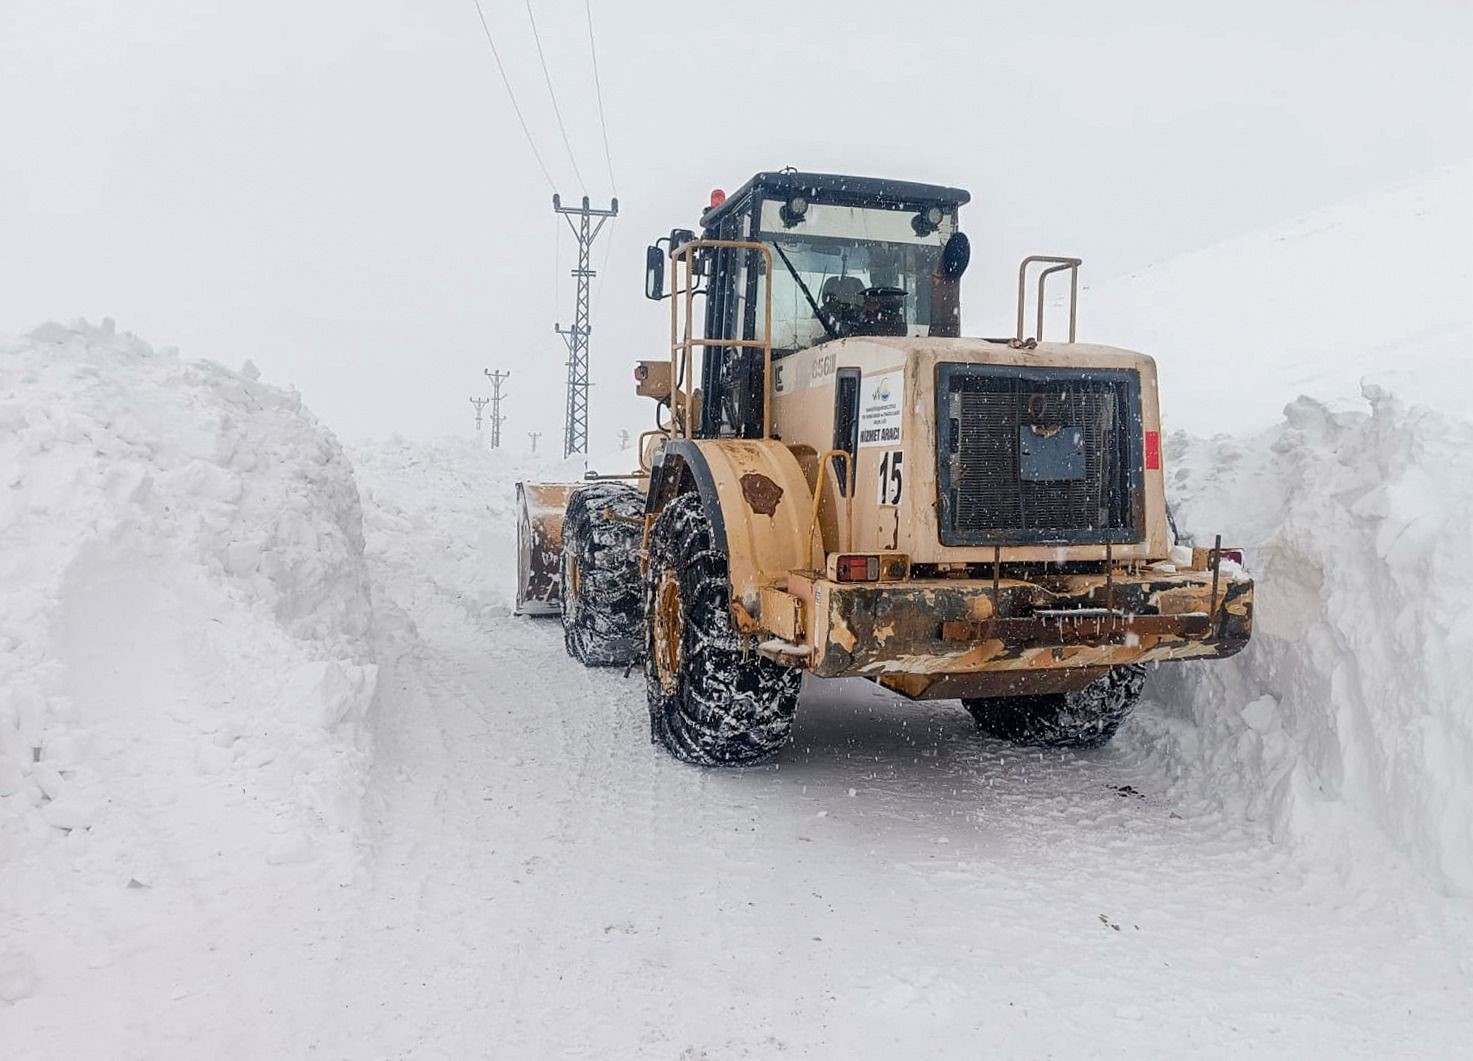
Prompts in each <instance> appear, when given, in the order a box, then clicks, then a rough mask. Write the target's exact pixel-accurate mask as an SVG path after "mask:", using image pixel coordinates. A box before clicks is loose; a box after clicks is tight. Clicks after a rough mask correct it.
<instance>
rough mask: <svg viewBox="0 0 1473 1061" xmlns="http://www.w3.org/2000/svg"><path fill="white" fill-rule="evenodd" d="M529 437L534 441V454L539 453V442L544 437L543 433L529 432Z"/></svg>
mask: <svg viewBox="0 0 1473 1061" xmlns="http://www.w3.org/2000/svg"><path fill="white" fill-rule="evenodd" d="M527 437H528V438H530V439H531V440H532V452H533V453H536V452H537V440H538V439H539V438H541V437H542V432H541V431H528V432H527Z"/></svg>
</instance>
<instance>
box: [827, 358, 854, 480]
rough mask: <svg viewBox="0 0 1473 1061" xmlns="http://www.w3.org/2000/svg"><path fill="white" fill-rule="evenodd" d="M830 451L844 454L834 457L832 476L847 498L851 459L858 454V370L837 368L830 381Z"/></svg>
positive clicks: (851, 476) (852, 463) (851, 475)
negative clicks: (831, 439)
mask: <svg viewBox="0 0 1473 1061" xmlns="http://www.w3.org/2000/svg"><path fill="white" fill-rule="evenodd" d="M834 449H841V450H843V451H844V452H845V454H847V456H844V457H835V458H833V461H834V475H835V477H837V478H838V480H839V493H840V494H842V495H843V496H844V497H848V496H849V480H850V479H851V478H853V466H854V461H855V458H856V457H857V456H858V455H859V369H857V368H841V369H839V372H838V375H837V377H836V379H835V382H834Z"/></svg>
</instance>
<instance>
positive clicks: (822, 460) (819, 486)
mask: <svg viewBox="0 0 1473 1061" xmlns="http://www.w3.org/2000/svg"><path fill="white" fill-rule="evenodd" d="M835 457H843V458H844V488H845V489H844V496H845V498H846V499H847V500H848V502H849V504H850V505H851V506H852V505H853V504H854V483H855V475H856V472H857V469H856V468H855V467H854V466H855V464H856V463H857V461H856V460H855V457H854V454H852V453H850V452H849V451H848V450H847V449H826V450H824V451H823V452H822V453H821V454H819V456H818V481H817V482H815V483H814V484H813V511H812V513H811V514H810V516H809V518H808V541H809V543H810V547H811V543H812V542H813V535H814V532H815V531H817V530H818V510H819V508H820V507H821V506H822V505H823V488H824V486H825V485H827V484H828V481H829V477H828V475H827V474H826V473H827V472H828V470H829V468H830V467H831V465H830V464H829V461H831V460H833V459H834V458H835ZM834 478H835V479H838V476H837V475H835V476H834ZM847 522H848V523H849V527H848V528H847V529H848V531H849V535H850V538H851V540H852V538H853V534H854V527H853V522H854V521H853V515H852V509H851V512H850V518H849V519H848V520H847ZM822 547H823V536H822V535H819V548H820V549H822Z"/></svg>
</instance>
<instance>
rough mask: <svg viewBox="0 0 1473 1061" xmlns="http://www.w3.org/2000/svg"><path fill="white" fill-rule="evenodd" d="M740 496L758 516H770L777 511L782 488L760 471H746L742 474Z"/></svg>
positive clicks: (781, 496) (781, 497)
mask: <svg viewBox="0 0 1473 1061" xmlns="http://www.w3.org/2000/svg"><path fill="white" fill-rule="evenodd" d="M742 497H744V498H746V499H747V505H748V507H750V508H751V510H752V511H753V512H755V513H757V514H758V515H759V516H770V515H772V514H773V513H774V512H776V511H777V505H778V502H779V501H781V500H782V499H783V488H782V487H780V486H778V485H777V483H775V482H773V481H772V480H771V479H769V478H768V477H767V476H765V475H763V474H762V473H761V472H748V473H747V474H746V475H744V476H742Z"/></svg>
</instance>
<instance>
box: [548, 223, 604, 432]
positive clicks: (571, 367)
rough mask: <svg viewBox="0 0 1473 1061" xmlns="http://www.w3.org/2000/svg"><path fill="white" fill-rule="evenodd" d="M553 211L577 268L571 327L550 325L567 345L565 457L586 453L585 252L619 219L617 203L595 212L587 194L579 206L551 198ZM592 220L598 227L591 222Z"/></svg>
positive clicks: (590, 272) (587, 273)
mask: <svg viewBox="0 0 1473 1061" xmlns="http://www.w3.org/2000/svg"><path fill="white" fill-rule="evenodd" d="M552 209H553V212H554V213H558V214H562V215H563V216H564V217H566V218H567V219H568V227H569V228H570V229H572V230H573V238H575V239H576V240H577V241H578V267H577V268H576V269H574V270H573V276H574V278H575V279H577V281H578V301H577V304H576V306H575V308H574V311H573V326H572V327H571V328H564V327H563V326H562V324H561V323H555V324H554V325H553V329H554V330H555V331H556V332H557V333H558V334H559V335H561V336H562V337H563V341H564V342H566V343H567V344H568V405H567V413H566V416H565V418H564V426H565V431H564V433H563V456H564V457H568V456H571V455H572V454H574V453H586V452H588V332H589V324H588V285H589V281H590V280H592V279H593V278H594V276H595V275H596V273H595V272H594V270H592V269H590V268H589V267H588V251H589V248H591V247H592V246H593V241H594V240H595V239H597V238H598V234H599V233H600V232H601V231H603V227H604V223H605V222H607V221H608V219H609V218H611V217H618V216H619V200H618V199H610V200H609V208H608V209H607V210H595V209H593V208H592V207H590V206H589V205H588V196H586V195H585V196H584V197H583V205H582V206H579V207H572V206H564V205H563V201H562V199H561V198H560V197H559V196H557V195H553V197H552ZM574 218H577V219H578V220H577V221H574V220H573V219H574ZM594 218H597V219H598V224H594V223H593V220H594Z"/></svg>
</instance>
